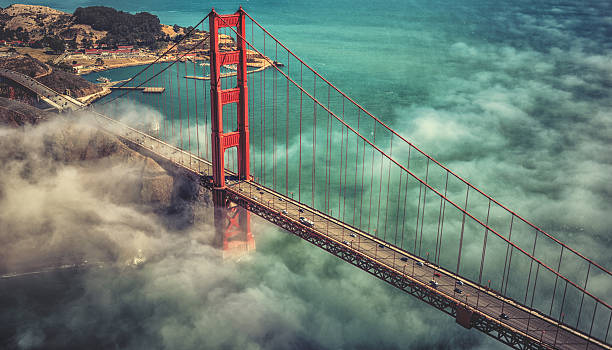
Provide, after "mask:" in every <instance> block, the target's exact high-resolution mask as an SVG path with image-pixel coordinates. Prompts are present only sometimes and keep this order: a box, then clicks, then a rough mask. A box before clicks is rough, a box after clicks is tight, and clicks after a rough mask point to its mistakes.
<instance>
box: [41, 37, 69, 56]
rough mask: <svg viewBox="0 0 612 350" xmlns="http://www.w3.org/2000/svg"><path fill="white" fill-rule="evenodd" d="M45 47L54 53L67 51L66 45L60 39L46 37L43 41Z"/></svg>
mask: <svg viewBox="0 0 612 350" xmlns="http://www.w3.org/2000/svg"><path fill="white" fill-rule="evenodd" d="M42 43H43V45H44V46H47V47H49V48H50V49H51V50H53V52H57V53H62V52H64V50H65V49H66V44H64V41H63V40H62V39H60V38H57V37H53V36H46V37H44V38H43V39H42Z"/></svg>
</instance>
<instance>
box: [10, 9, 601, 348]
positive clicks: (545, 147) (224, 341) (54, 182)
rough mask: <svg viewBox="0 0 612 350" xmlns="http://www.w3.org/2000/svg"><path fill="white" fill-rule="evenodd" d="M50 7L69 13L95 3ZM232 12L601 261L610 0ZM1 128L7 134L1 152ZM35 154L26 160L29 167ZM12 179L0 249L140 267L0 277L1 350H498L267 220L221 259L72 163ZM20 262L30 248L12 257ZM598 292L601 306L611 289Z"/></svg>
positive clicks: (185, 15) (202, 226) (186, 18)
mask: <svg viewBox="0 0 612 350" xmlns="http://www.w3.org/2000/svg"><path fill="white" fill-rule="evenodd" d="M7 5H8V3H6V4H3V6H7ZM46 5H49V6H51V7H56V8H59V9H63V10H66V11H70V12H72V11H73V10H74V8H76V7H77V6H89V5H98V3H94V2H90V1H75V2H70V3H67V2H65V1H63V2H61V3H57V2H53V1H51V2H48V3H46ZM105 5H107V6H113V7H116V8H118V9H122V10H126V11H132V12H134V11H149V12H152V13H154V14H157V15H158V16H160V19H161V21H162V23H165V24H173V23H178V24H180V25H185V26H187V25H193V24H195V23H196V22H197V21H199V19H201V18H202V17H203V16H204V15H205V14H206V13H207V12H208V11H209V10H210V7H211V6H215V8H216V9H217V11H219V12H232V11H234V10H235V9H236V8H237V6H238V3H234V2H217V3H191V2H182V1H179V2H174V3H168V2H161V1H154V2H147V3H146V4H145V3H141V4H132V5H128V4H125V3H124V2H114V1H110V2H106V3H105ZM243 6H245V8H246V10H247V11H248V12H249V13H250V14H251V15H252V16H253V17H254V18H255V19H257V20H258V21H259V22H260V23H262V24H263V25H264V26H265V27H266V28H267V29H268V30H270V31H271V32H272V33H273V34H274V35H275V36H277V37H278V38H279V39H280V40H281V41H282V42H284V43H285V44H286V45H287V46H288V47H289V48H290V49H292V50H293V51H294V52H295V53H296V54H297V55H298V56H300V57H301V58H303V59H304V60H305V61H306V62H307V63H309V64H311V65H312V66H313V67H314V68H315V69H316V70H318V71H319V72H320V73H322V74H323V76H324V77H326V78H327V79H329V80H330V81H331V82H333V83H334V84H336V85H337V86H338V87H339V88H340V89H341V90H343V91H344V92H346V93H347V94H348V95H349V96H351V97H352V98H353V99H355V100H356V101H357V102H359V103H360V104H362V105H363V106H364V107H365V108H366V109H368V110H369V111H371V112H372V113H373V114H374V115H376V116H378V117H379V118H381V119H382V120H383V121H384V122H386V123H389V124H390V125H391V126H392V127H393V128H394V129H395V130H397V131H398V132H399V133H400V134H402V135H403V136H405V137H406V138H407V139H408V140H410V141H412V142H414V143H415V144H416V145H417V146H419V147H420V148H422V149H423V150H424V151H426V152H428V153H430V154H431V155H433V156H434V157H435V158H436V159H438V160H439V161H441V162H442V163H443V164H445V165H447V166H448V167H449V168H450V169H452V170H453V171H455V172H457V173H458V174H460V175H461V176H462V177H464V178H466V179H467V180H468V181H470V182H471V183H473V184H474V185H476V186H477V187H479V188H481V189H483V190H484V191H485V192H486V193H488V194H490V195H492V196H493V197H494V198H496V199H497V200H499V201H500V202H501V203H503V204H505V205H507V206H508V207H509V208H511V209H513V210H515V211H517V212H518V213H519V214H522V215H524V216H525V217H526V218H527V219H528V220H530V221H532V222H534V223H536V224H537V225H540V226H541V227H542V228H543V229H544V230H545V231H547V232H551V233H553V234H555V235H556V236H557V237H558V238H559V239H560V240H562V241H564V242H567V243H568V245H570V246H571V247H573V248H575V249H577V250H578V251H580V252H583V253H584V254H585V255H586V256H587V257H589V258H593V259H594V260H595V261H597V262H598V263H600V264H601V265H603V266H604V267H608V268H609V267H610V266H612V255H611V254H609V249H610V247H611V246H612V242H611V238H610V237H611V235H610V233H611V232H610V227H612V222H611V220H612V219H611V216H610V213H611V212H612V205H611V204H612V201H611V199H612V198H611V196H612V185H611V182H610V176H609V174H610V173H612V166H611V164H612V156H611V153H610V146H611V144H612V102H611V101H612V99H611V98H610V97H611V96H610V91H611V90H610V87H611V86H612V59H611V57H612V55H611V54H612V42H611V40H610V39H609V38H610V37H612V18H611V17H610V15H609V14H610V13H612V8H611V6H612V5H610V3H609V2H607V1H587V2H577V1H574V2H565V3H563V4H559V3H558V2H556V1H554V2H553V1H540V2H537V3H533V2H528V1H519V2H512V3H511V4H510V3H509V4H500V3H494V4H493V3H485V2H482V1H461V2H458V3H453V4H448V3H446V2H441V1H433V2H428V3H427V4H423V3H421V2H417V1H391V2H386V3H385V4H384V6H382V5H380V4H377V3H375V2H366V1H357V2H348V1H346V2H343V1H341V2H333V3H330V4H327V3H323V2H321V3H319V2H295V3H289V2H273V1H250V2H247V3H243ZM131 71H137V69H136V68H125V69H124V72H123V73H122V72H120V71H119V72H115V73H111V74H116V75H117V77H115V76H113V78H117V79H120V78H121V76H122V75H123V74H127V75H128V76H129V74H128V73H129V72H131ZM43 128H46V127H43ZM11 133H13V132H12V131H2V137H3V138H4V137H5V135H10V134H11ZM36 140H38V138H36V137H34V138H33V140H32V141H29V142H30V143H32V144H34V145H36V143H37V142H39V141H36ZM37 147H41V144H40V143H39V144H38V146H37ZM37 147H34V148H33V149H32V148H26V149H28V150H29V152H32V154H37V149H39V148H37ZM13 164H15V163H13ZM16 164H17V165H13V166H11V167H9V166H3V167H2V168H0V169H2V178H4V179H8V180H5V181H3V182H2V185H1V186H2V187H0V203H1V205H2V207H3V208H10V209H11V210H10V211H4V210H3V213H4V215H2V216H0V223H2V226H1V227H3V232H2V240H3V241H5V242H9V243H10V244H11V246H13V247H16V248H15V249H12V253H11V254H12V256H15V257H19V256H24V255H28V256H32V255H34V253H33V251H34V252H36V251H37V250H40V249H42V248H41V247H37V246H35V247H36V248H35V249H32V248H31V247H32V244H33V243H32V242H36V241H37V240H40V239H41V237H43V238H44V239H43V241H45V242H47V241H51V242H55V243H57V244H56V245H52V246H53V247H57V250H56V252H58V251H59V252H61V251H65V252H66V254H71V252H75V251H76V252H79V253H80V254H85V255H89V254H93V256H104V257H105V258H106V259H110V261H113V262H115V263H116V266H124V262H125V260H128V259H129V258H130V257H132V256H134V255H135V254H136V251H137V249H143V250H144V251H145V254H146V255H147V256H151V257H152V258H151V259H150V261H148V262H147V263H146V264H144V266H143V267H142V268H141V269H133V268H124V267H112V268H105V269H98V270H96V269H91V270H88V271H86V272H82V273H79V274H69V273H66V274H51V275H44V276H40V277H36V278H33V279H28V280H10V281H8V280H3V281H0V282H2V283H1V284H0V286H1V288H2V289H1V290H2V295H3V298H2V299H3V300H4V301H3V307H2V312H1V313H0V314H1V318H2V322H1V323H2V325H8V326H2V327H3V328H2V334H3V340H6V341H3V342H4V343H5V344H9V346H10V347H13V348H26V349H27V348H43V347H45V345H47V347H48V346H49V344H50V345H51V347H76V348H79V347H80V348H82V347H100V348H109V347H114V346H116V347H120V348H144V347H152V348H169V349H170V348H220V347H225V348H237V347H244V348H287V347H293V348H390V349H391V348H422V349H438V348H448V349H456V348H465V349H473V348H482V349H491V348H500V349H501V348H505V347H504V346H502V345H501V344H499V343H496V342H494V341H493V340H491V339H489V338H488V337H486V336H484V335H482V334H480V333H478V332H477V331H474V330H471V331H467V330H464V329H462V328H460V327H459V326H457V325H456V324H455V323H454V320H452V319H451V318H450V317H448V316H446V315H443V314H441V313H440V312H439V311H437V310H435V309H433V308H431V307H429V306H427V305H425V304H423V303H422V302H420V301H417V300H416V299H414V298H412V297H410V296H408V295H406V294H404V293H401V292H399V291H397V290H395V289H394V288H393V287H390V286H388V285H386V284H384V283H383V282H381V281H378V280H376V279H375V278H373V277H371V276H370V275H368V274H366V273H364V272H362V271H360V270H358V269H355V268H354V267H352V266H350V265H349V264H346V263H344V262H342V261H340V260H339V259H337V258H335V257H333V256H331V255H329V254H327V253H325V252H323V251H320V250H319V249H318V248H316V247H314V246H311V245H309V244H307V243H306V242H303V241H301V240H300V239H298V238H296V237H293V236H291V235H290V234H287V233H285V232H281V231H280V230H278V229H276V228H275V227H272V226H271V225H268V224H266V223H265V222H263V221H262V220H258V219H254V222H255V225H254V228H253V232H254V234H255V237H256V244H257V251H256V252H255V253H254V254H252V255H251V256H249V257H247V258H245V259H242V260H240V261H238V262H228V261H220V260H219V259H218V257H217V255H216V253H215V250H214V249H213V248H211V247H209V246H208V245H206V244H203V243H202V242H206V241H207V240H208V241H209V240H210V239H212V238H211V237H212V234H213V233H212V232H211V230H210V223H209V222H198V221H196V222H193V223H192V222H190V223H188V224H187V225H186V227H187V228H181V229H176V228H174V227H171V226H168V225H166V224H165V222H166V220H165V219H164V218H163V217H160V215H158V214H157V213H152V212H150V210H148V209H146V208H142V207H141V206H139V205H137V204H134V203H131V202H129V201H128V202H127V203H126V201H120V202H119V203H117V199H113V198H110V199H109V198H106V197H105V196H104V195H101V194H100V190H96V189H95V188H92V187H91V186H89V185H92V184H93V183H94V182H93V181H89V182H87V184H88V185H81V184H80V181H81V179H82V178H83V177H85V176H84V175H87V176H89V175H90V173H89V172H86V174H85V173H83V170H81V169H80V168H79V167H72V166H64V165H61V164H60V165H57V164H55V163H53V162H51V161H49V162H47V161H44V162H39V163H35V165H34V166H33V168H34V169H38V170H35V173H36V172H38V173H42V174H44V176H40V180H37V181H31V180H24V179H22V177H23V176H22V175H20V171H17V170H14V169H21V167H23V166H24V165H23V163H19V162H17V163H16ZM47 169H54V170H53V171H49V170H47ZM123 172H128V173H129V171H126V170H125V169H122V168H121V167H120V166H119V165H116V166H115V167H113V168H111V169H110V170H108V169H100V170H99V171H98V172H97V175H96V178H98V177H99V178H107V179H113V180H114V179H116V181H117V184H119V183H122V182H123V181H124V180H125V176H124V175H119V174H118V173H120V174H123ZM111 182H112V181H111ZM107 186H109V187H113V186H112V184H111V185H109V184H108V183H107ZM41 189H42V190H41ZM102 192H103V191H102ZM41 197H42V198H44V199H45V200H44V201H41V200H40V198H41ZM75 198H78V200H75ZM67 200H68V201H67ZM16 203H26V204H24V205H21V206H20V205H16ZM33 203H41V204H38V205H36V206H34V205H33ZM48 208H53V211H52V212H50V213H47V214H46V215H47V218H48V219H47V220H46V221H44V222H42V223H40V224H36V225H35V224H34V223H32V222H29V221H31V220H29V218H30V217H34V214H36V213H39V212H41V211H42V212H46V211H48ZM43 217H44V216H43ZM83 217H85V218H89V219H87V220H85V222H84V221H83ZM92 217H93V218H94V219H95V220H94V219H91V218H92ZM201 217H206V215H202V216H201ZM58 218H61V219H62V220H59V219H58ZM24 222H25V223H27V225H25V226H24V225H22V224H23V223H24ZM7 223H9V224H8V225H7ZM83 227H93V228H92V229H88V230H87V231H86V232H83V229H82V228H83ZM4 228H10V229H6V230H5V229H4ZM84 233H86V234H84ZM84 237H85V238H86V239H85V238H84ZM83 240H85V241H86V242H88V243H87V244H81V243H80V242H82V241H83ZM480 244H481V242H480V241H478V242H475V243H474V247H479V246H480ZM21 247H27V248H28V249H27V250H24V251H23V253H21V250H20V249H22V248H21ZM79 248H81V250H79ZM466 249H467V251H470V248H469V247H468V248H466ZM73 254H76V253H73ZM474 254H479V251H475V252H474ZM4 256H5V255H3V257H4ZM91 260H93V259H91ZM4 261H6V260H3V264H4ZM590 283H591V282H590ZM595 284H596V282H595ZM598 292H599V293H597V294H598V295H601V296H602V297H603V298H604V300H606V299H609V298H610V291H609V290H608V289H600V290H598ZM5 321H6V322H5Z"/></svg>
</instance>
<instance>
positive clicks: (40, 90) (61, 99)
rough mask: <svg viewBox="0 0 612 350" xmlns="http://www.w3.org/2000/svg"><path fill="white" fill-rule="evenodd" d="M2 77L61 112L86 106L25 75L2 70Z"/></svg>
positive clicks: (0, 72)
mask: <svg viewBox="0 0 612 350" xmlns="http://www.w3.org/2000/svg"><path fill="white" fill-rule="evenodd" d="M0 76H2V77H4V78H6V79H9V80H12V81H14V82H15V83H17V84H19V85H21V86H23V87H24V88H26V89H28V90H30V91H32V92H34V93H35V94H37V95H38V96H40V98H41V99H42V100H43V101H44V102H46V103H47V104H49V105H50V106H51V107H53V108H55V109H57V110H58V111H60V112H63V111H67V110H77V109H80V108H82V107H84V106H85V105H84V104H83V103H81V102H79V101H77V100H76V99H74V98H72V97H70V96H66V95H63V94H60V93H58V92H57V91H55V90H53V89H51V88H50V87H48V86H46V85H44V84H42V83H40V82H39V81H37V80H36V79H34V78H31V77H29V76H27V75H25V74H21V73H19V72H15V71H13V70H10V69H5V68H0Z"/></svg>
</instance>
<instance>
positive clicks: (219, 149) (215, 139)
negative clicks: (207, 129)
mask: <svg viewBox="0 0 612 350" xmlns="http://www.w3.org/2000/svg"><path fill="white" fill-rule="evenodd" d="M209 27H210V32H209V33H210V35H209V40H210V52H209V55H210V96H211V104H210V108H211V119H212V136H211V140H212V168H213V185H214V189H213V204H214V205H215V231H216V236H215V237H216V239H215V241H216V246H217V247H219V248H221V249H222V250H223V255H224V256H226V255H228V254H229V255H234V256H235V255H241V254H244V253H245V252H248V251H250V250H254V249H255V241H254V240H253V234H252V232H251V213H249V212H248V211H247V210H245V209H244V208H242V207H239V206H237V205H236V204H235V203H232V202H231V201H230V200H229V199H228V198H227V195H226V192H225V161H224V155H225V150H226V149H228V148H232V147H236V148H237V151H238V152H237V154H238V179H240V180H246V181H248V180H250V164H249V109H248V106H249V103H248V87H247V55H246V42H245V40H244V38H245V14H244V11H243V10H242V7H240V9H239V10H238V11H237V12H236V13H234V14H230V15H220V14H218V13H216V12H215V10H214V9H213V10H212V11H211V12H210V14H209ZM224 27H236V32H237V33H238V35H237V36H236V48H237V49H236V50H232V51H223V52H221V50H220V48H219V28H224ZM229 64H235V65H236V66H237V86H236V87H234V88H231V89H225V90H223V89H222V86H221V78H222V77H221V66H223V65H229ZM230 103H236V104H237V108H236V109H237V115H236V118H237V123H236V124H237V125H238V128H237V130H232V131H229V132H224V131H223V106H225V105H227V104H230Z"/></svg>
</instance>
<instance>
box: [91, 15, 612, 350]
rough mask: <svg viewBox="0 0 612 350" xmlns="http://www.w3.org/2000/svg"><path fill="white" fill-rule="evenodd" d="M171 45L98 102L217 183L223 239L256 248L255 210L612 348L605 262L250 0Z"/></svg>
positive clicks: (573, 337) (565, 335) (503, 313)
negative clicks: (398, 119)
mask: <svg viewBox="0 0 612 350" xmlns="http://www.w3.org/2000/svg"><path fill="white" fill-rule="evenodd" d="M167 57H174V58H175V60H174V61H172V62H166V61H167V60H163V61H161V62H163V63H161V62H160V63H152V64H150V65H148V66H146V67H143V68H142V69H141V70H140V71H139V72H138V74H136V75H134V76H133V77H131V78H130V79H128V80H126V81H125V82H123V83H122V84H121V85H120V87H125V88H130V89H123V90H117V91H115V92H113V93H112V94H111V95H109V96H107V97H106V98H104V99H103V100H101V101H100V102H99V103H97V104H96V105H95V113H94V114H95V116H96V119H97V120H98V122H99V123H100V125H101V126H102V127H103V128H105V129H107V130H109V131H111V132H113V133H115V134H117V135H119V136H120V137H121V138H123V139H124V140H125V141H126V142H128V143H130V144H131V145H133V146H134V147H136V148H138V149H140V151H141V152H144V153H147V154H149V155H150V156H152V157H155V158H156V159H158V160H159V161H160V162H166V163H167V164H169V165H171V166H174V167H176V168H178V169H181V171H184V172H185V173H187V174H190V176H193V177H194V178H195V179H198V180H199V181H200V182H201V183H202V184H203V185H204V186H206V187H208V188H209V189H210V190H211V191H212V192H213V198H214V203H215V205H216V207H217V208H218V209H217V210H216V211H215V224H216V226H217V229H218V230H220V231H222V232H224V233H225V234H224V237H226V238H225V239H224V242H223V245H224V246H226V247H227V246H229V245H232V244H234V245H235V244H238V243H237V242H243V243H245V244H244V247H245V248H244V249H249V247H252V233H251V229H250V215H251V213H254V214H256V215H259V216H261V217H263V218H265V219H266V220H268V221H270V222H272V223H274V224H275V225H277V226H279V227H282V228H283V229H285V230H287V231H289V232H292V233H294V234H295V235H297V236H299V237H301V238H303V239H304V240H306V241H308V242H310V243H312V244H314V245H316V246H318V247H321V248H322V249H324V250H326V251H328V252H330V253H331V254H334V255H336V256H337V257H339V258H341V259H343V260H345V261H347V262H349V263H351V264H353V265H355V266H356V267H358V268H360V269H362V270H364V271H367V272H368V273H370V274H372V275H374V276H376V277H377V278H379V279H382V280H383V281H385V282H387V283H389V284H391V285H393V286H395V287H397V288H399V289H402V290H403V291H405V292H407V293H409V294H411V295H413V296H415V297H417V298H419V299H421V300H422V301H424V302H426V303H428V304H430V305H431V306H433V307H435V308H437V309H439V310H440V311H442V312H444V313H447V314H449V315H451V316H452V317H454V318H455V319H456V322H457V323H458V324H459V325H461V326H463V327H466V328H475V329H477V330H479V331H481V332H484V333H486V334H488V335H490V336H491V337H493V338H495V339H497V340H499V341H501V342H503V343H505V344H507V345H509V346H511V347H514V348H517V349H552V348H555V349H612V347H611V345H610V340H609V339H610V338H609V331H610V323H611V320H612V308H611V306H610V305H609V303H608V301H607V300H606V299H609V297H610V294H609V292H608V293H603V295H602V292H601V291H602V290H603V291H610V290H612V279H611V275H610V272H609V271H608V270H607V269H606V268H605V267H603V266H601V265H599V264H597V263H596V262H594V261H592V260H590V259H588V258H587V257H586V256H584V255H583V254H582V253H580V252H578V251H576V250H575V249H572V248H571V247H569V246H567V245H566V244H564V243H563V242H561V241H560V240H558V239H557V238H555V237H554V235H552V234H549V233H547V232H544V231H543V230H542V229H540V228H539V227H538V226H536V225H534V224H533V223H531V222H529V221H527V220H526V219H524V218H523V217H521V216H520V215H519V214H517V213H515V212H514V211H512V210H510V209H508V208H507V207H505V206H504V205H502V204H501V203H499V202H498V201H496V200H495V199H493V198H492V197H490V196H488V195H487V194H485V193H484V192H482V191H480V190H479V189H477V188H476V187H474V186H473V185H471V184H470V183H469V182H467V181H466V180H464V179H463V178H461V177H460V176H459V175H457V174H455V173H454V172H452V171H451V170H450V169H448V168H446V167H445V166H444V165H442V164H441V163H439V162H438V161H436V160H435V159H434V158H433V157H431V156H429V155H428V154H426V153H425V152H423V151H422V150H420V149H419V148H417V147H416V146H415V145H414V144H412V143H411V142H409V141H408V140H407V139H405V138H404V137H403V136H401V135H400V134H399V133H397V132H396V131H394V130H393V129H392V128H390V127H389V126H387V125H386V124H385V123H383V122H382V121H381V120H380V119H378V118H377V117H375V116H374V115H372V114H371V113H369V112H368V111H367V110H366V109H364V108H363V107H362V106H360V105H359V104H357V103H356V102H355V101H353V100H352V99H351V98H349V97H348V96H347V95H346V94H344V93H343V92H342V91H340V90H339V89H338V88H336V87H335V86H334V85H332V84H331V83H330V82H329V81H328V80H326V79H325V78H324V77H323V76H322V75H321V74H319V73H318V72H316V71H315V70H314V69H312V68H311V67H310V66H309V65H307V64H306V63H305V62H304V61H303V60H301V59H300V58H299V57H298V56H297V55H295V54H294V53H293V52H292V51H290V50H289V49H288V48H287V47H286V46H285V45H283V44H282V43H281V42H280V41H279V40H277V39H276V38H275V37H274V36H273V35H272V34H271V33H270V32H268V31H267V30H266V29H265V28H264V27H263V26H262V25H260V24H259V23H258V22H257V21H256V20H255V19H253V18H252V17H251V16H249V15H248V14H247V13H246V12H245V11H244V10H243V9H242V8H240V9H239V10H238V11H237V12H236V13H234V14H229V15H221V14H218V13H216V12H215V11H214V10H213V11H211V12H210V13H209V14H208V15H207V16H206V17H205V18H204V19H202V20H201V21H200V22H199V23H198V24H197V25H195V26H194V27H193V30H191V31H190V32H189V33H187V34H186V35H185V36H184V37H183V38H182V39H181V40H180V41H179V42H177V43H175V44H174V45H173V46H172V47H170V48H168V50H166V51H165V52H164V53H163V54H161V55H160V57H159V59H158V60H161V59H162V58H167ZM194 78H195V79H194ZM144 87H163V88H165V90H164V91H163V92H162V93H159V94H142V93H141V92H140V88H144ZM134 106H136V107H134ZM92 110H93V108H92ZM602 286H603V288H602ZM598 293H599V294H598ZM407 312H408V311H407Z"/></svg>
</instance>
